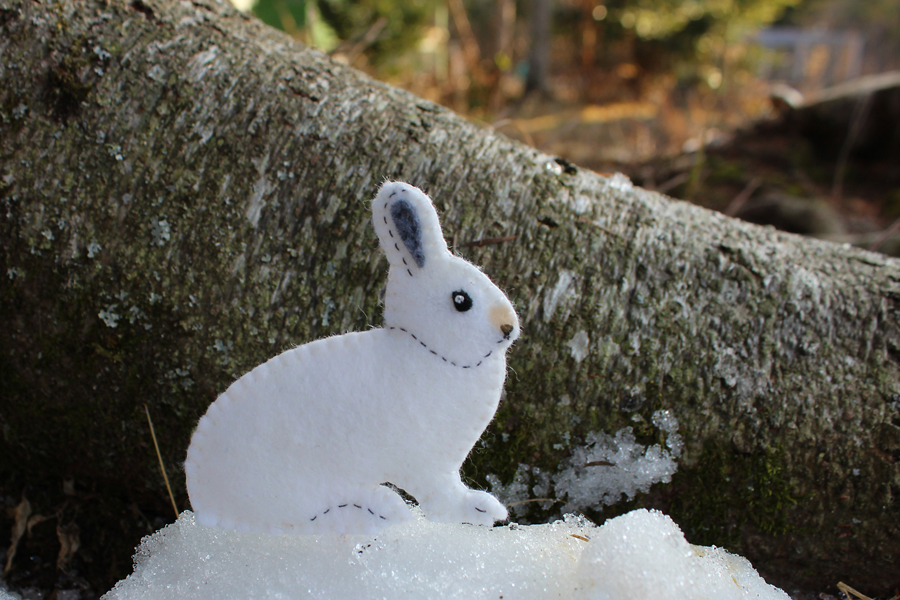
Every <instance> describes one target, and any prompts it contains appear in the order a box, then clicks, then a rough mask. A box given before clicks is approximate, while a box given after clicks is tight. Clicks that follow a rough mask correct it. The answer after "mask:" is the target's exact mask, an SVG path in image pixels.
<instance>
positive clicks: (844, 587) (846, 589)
mask: <svg viewBox="0 0 900 600" xmlns="http://www.w3.org/2000/svg"><path fill="white" fill-rule="evenodd" d="M837 587H838V589H839V590H841V591H842V592H844V593H845V594H847V595H848V596H849V595H851V594H852V595H854V596H856V597H857V598H859V600H872V599H871V598H869V597H868V596H866V595H865V594H862V593H860V592H857V591H856V590H854V589H853V588H852V587H850V586H849V585H847V584H846V583H844V582H843V581H838V584H837Z"/></svg>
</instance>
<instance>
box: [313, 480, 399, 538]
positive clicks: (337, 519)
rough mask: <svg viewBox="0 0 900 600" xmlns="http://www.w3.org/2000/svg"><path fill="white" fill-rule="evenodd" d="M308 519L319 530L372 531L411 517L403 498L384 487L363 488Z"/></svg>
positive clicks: (351, 533) (334, 531) (358, 532)
mask: <svg viewBox="0 0 900 600" xmlns="http://www.w3.org/2000/svg"><path fill="white" fill-rule="evenodd" d="M341 497H342V498H343V499H341V500H338V501H336V502H333V503H331V505H330V506H328V507H327V508H325V509H324V510H322V511H320V512H318V513H317V514H315V515H313V516H311V517H310V518H309V523H308V526H309V528H310V529H311V530H313V531H315V532H316V533H326V532H329V533H343V534H349V535H355V534H372V533H377V532H378V531H381V530H382V529H384V528H385V527H388V526H390V525H393V524H395V523H400V522H403V521H406V520H408V519H409V518H410V513H409V509H408V508H407V506H406V503H405V502H404V501H403V499H402V498H401V497H400V496H399V495H397V494H396V493H395V492H394V491H393V490H390V489H389V488H386V487H384V486H381V485H379V486H376V487H374V488H360V489H359V490H356V491H354V492H352V493H349V494H342V495H341Z"/></svg>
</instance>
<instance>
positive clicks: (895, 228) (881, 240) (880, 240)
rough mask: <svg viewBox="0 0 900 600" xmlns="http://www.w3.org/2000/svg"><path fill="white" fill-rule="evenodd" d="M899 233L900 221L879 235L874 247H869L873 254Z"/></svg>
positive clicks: (873, 244) (873, 243)
mask: <svg viewBox="0 0 900 600" xmlns="http://www.w3.org/2000/svg"><path fill="white" fill-rule="evenodd" d="M898 231H900V219H897V220H896V221H894V222H893V223H891V226H890V227H888V228H887V229H885V230H884V231H882V232H881V235H879V236H878V238H876V239H875V241H874V242H872V245H871V246H869V250H871V251H872V252H875V251H877V250H878V249H879V248H881V245H882V244H883V243H884V242H885V240H887V239H888V238H889V237H891V236H892V235H894V234H895V233H897V232H898Z"/></svg>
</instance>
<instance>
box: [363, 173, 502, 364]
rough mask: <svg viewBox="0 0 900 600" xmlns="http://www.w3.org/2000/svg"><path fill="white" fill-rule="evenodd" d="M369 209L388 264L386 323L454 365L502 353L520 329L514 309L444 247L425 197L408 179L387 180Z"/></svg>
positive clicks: (491, 285)
mask: <svg viewBox="0 0 900 600" xmlns="http://www.w3.org/2000/svg"><path fill="white" fill-rule="evenodd" d="M372 213H373V216H372V219H373V223H374V225H375V231H376V232H377V233H378V237H379V239H380V240H381V247H382V248H383V249H384V252H385V254H387V258H388V262H389V263H390V266H391V268H390V272H389V274H388V283H387V289H386V290H385V298H384V321H385V326H386V327H393V328H396V329H402V330H404V331H406V332H408V333H409V334H410V335H412V336H415V339H416V340H417V341H418V342H419V343H420V345H421V346H423V347H424V348H427V350H428V351H431V352H432V353H433V354H435V355H437V356H440V357H442V358H444V359H445V360H446V361H447V362H450V363H453V364H455V365H457V366H465V367H467V368H468V367H475V366H477V365H478V364H480V362H481V361H482V360H483V359H484V358H486V357H487V356H491V355H495V354H502V353H503V352H504V351H505V350H506V349H507V348H508V347H509V345H510V344H512V342H513V341H514V340H515V339H516V338H517V337H518V335H519V320H518V318H517V317H516V312H515V310H514V309H513V307H512V304H511V303H510V302H509V300H508V299H507V298H506V296H505V295H504V294H503V292H501V291H500V289H499V288H498V287H497V286H495V285H494V284H493V283H492V282H491V280H490V279H488V278H487V276H486V275H485V274H484V273H482V272H481V271H480V270H479V269H478V268H477V267H475V266H474V265H472V264H471V263H469V262H467V261H465V260H463V259H462V258H460V257H458V256H454V255H453V254H451V253H450V251H449V250H448V249H447V243H446V242H445V241H444V236H443V234H442V233H441V226H440V223H439V222H438V216H437V213H436V212H435V210H434V206H433V205H432V203H431V199H430V198H429V197H428V196H426V195H425V194H424V193H423V192H422V191H421V190H419V189H418V188H415V187H413V186H411V185H409V184H406V183H399V182H388V183H385V184H384V185H383V186H381V189H380V190H379V191H378V195H377V196H376V197H375V200H374V201H373V205H372Z"/></svg>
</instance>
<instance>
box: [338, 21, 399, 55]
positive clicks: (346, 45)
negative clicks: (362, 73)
mask: <svg viewBox="0 0 900 600" xmlns="http://www.w3.org/2000/svg"><path fill="white" fill-rule="evenodd" d="M387 24H388V20H387V19H385V18H384V17H379V18H378V19H377V20H376V21H375V23H373V24H372V26H371V27H369V28H368V29H367V30H366V31H365V32H364V33H363V34H362V35H361V36H357V37H356V38H355V39H350V40H347V41H346V42H342V43H341V44H340V45H338V47H337V48H335V49H334V50H332V51H331V52H329V53H328V55H329V56H337V55H338V54H343V55H344V58H346V60H347V64H353V61H354V60H356V57H357V56H359V55H360V54H362V53H363V51H365V49H366V48H368V47H369V46H371V45H372V44H373V43H375V41H376V40H377V39H378V36H379V35H381V32H382V31H383V30H384V28H385V26H387Z"/></svg>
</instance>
